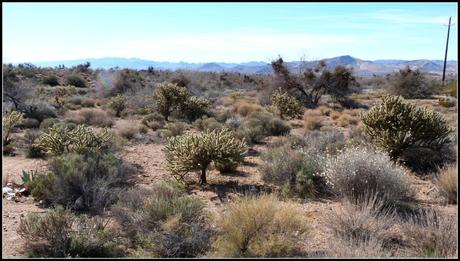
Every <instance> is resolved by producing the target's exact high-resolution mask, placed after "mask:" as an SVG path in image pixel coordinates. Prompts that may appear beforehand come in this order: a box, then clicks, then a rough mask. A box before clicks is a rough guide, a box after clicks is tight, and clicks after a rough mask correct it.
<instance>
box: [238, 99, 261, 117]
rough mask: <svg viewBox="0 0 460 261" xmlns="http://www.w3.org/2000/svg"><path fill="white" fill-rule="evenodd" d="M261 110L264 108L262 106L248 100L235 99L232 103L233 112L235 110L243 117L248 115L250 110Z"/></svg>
mask: <svg viewBox="0 0 460 261" xmlns="http://www.w3.org/2000/svg"><path fill="white" fill-rule="evenodd" d="M263 110H264V108H263V107H262V106H260V105H258V104H255V103H250V102H248V101H237V102H235V104H234V105H233V112H236V113H238V114H240V115H241V116H243V117H246V116H248V115H249V114H251V113H252V112H261V111H263Z"/></svg>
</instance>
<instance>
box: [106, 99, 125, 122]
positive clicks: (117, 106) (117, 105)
mask: <svg viewBox="0 0 460 261" xmlns="http://www.w3.org/2000/svg"><path fill="white" fill-rule="evenodd" d="M109 107H110V108H111V109H112V110H114V111H115V116H117V117H120V114H121V112H122V111H123V110H124V109H125V108H126V97H125V96H123V95H121V94H118V95H117V96H115V97H112V99H110V103H109Z"/></svg>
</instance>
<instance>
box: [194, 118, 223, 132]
mask: <svg viewBox="0 0 460 261" xmlns="http://www.w3.org/2000/svg"><path fill="white" fill-rule="evenodd" d="M193 126H194V127H195V128H197V129H198V130H200V131H213V130H219V129H222V128H224V125H223V124H221V123H220V122H218V121H217V120H216V119H215V118H213V117H210V118H208V117H203V118H200V119H197V120H196V121H194V122H193Z"/></svg>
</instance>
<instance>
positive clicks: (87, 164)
mask: <svg viewBox="0 0 460 261" xmlns="http://www.w3.org/2000/svg"><path fill="white" fill-rule="evenodd" d="M49 164H50V170H51V172H52V173H53V175H54V179H53V182H52V184H51V185H50V186H48V187H46V188H45V190H44V192H43V195H44V196H45V197H44V198H43V201H44V202H45V203H46V204H50V205H61V206H65V207H67V208H69V209H71V210H74V211H78V212H90V213H94V214H99V213H102V212H103V211H104V210H105V209H107V208H108V207H109V206H110V205H111V204H113V203H115V202H116V201H117V200H118V197H119V194H120V193H121V191H123V190H124V189H125V188H126V187H129V186H131V185H132V177H133V175H134V174H135V169H134V168H133V167H132V166H131V165H128V164H126V163H124V162H123V161H121V160H119V159H117V158H116V157H115V156H114V155H113V154H110V153H109V154H97V153H85V154H65V155H62V156H57V157H54V158H52V159H51V160H50V163H49Z"/></svg>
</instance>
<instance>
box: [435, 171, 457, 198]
mask: <svg viewBox="0 0 460 261" xmlns="http://www.w3.org/2000/svg"><path fill="white" fill-rule="evenodd" d="M457 175H458V173H457V167H456V166H455V165H451V166H448V167H446V168H444V169H442V170H441V174H440V175H439V176H438V177H437V178H436V182H435V183H436V187H437V188H438V190H439V193H440V194H441V195H442V196H443V197H444V198H445V199H446V201H447V202H448V203H454V204H457V187H458V176H457Z"/></svg>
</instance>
